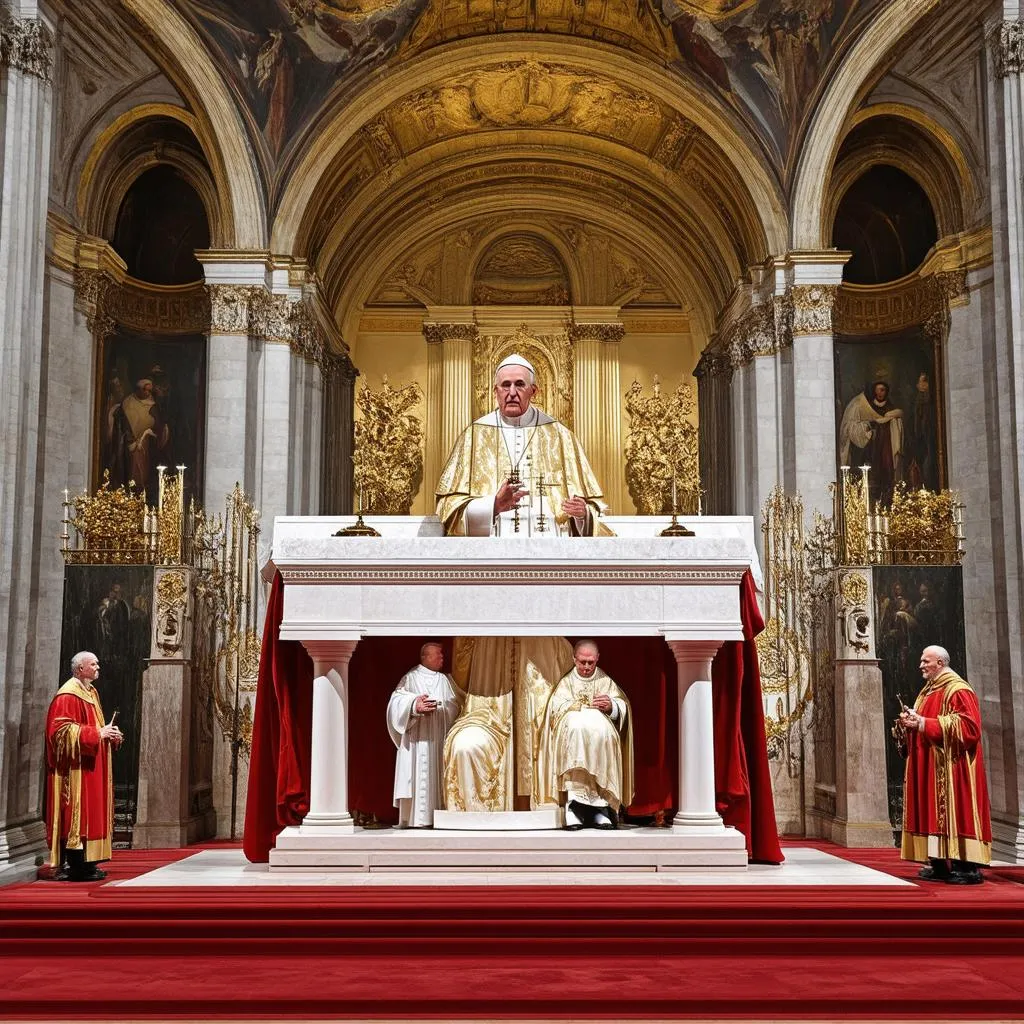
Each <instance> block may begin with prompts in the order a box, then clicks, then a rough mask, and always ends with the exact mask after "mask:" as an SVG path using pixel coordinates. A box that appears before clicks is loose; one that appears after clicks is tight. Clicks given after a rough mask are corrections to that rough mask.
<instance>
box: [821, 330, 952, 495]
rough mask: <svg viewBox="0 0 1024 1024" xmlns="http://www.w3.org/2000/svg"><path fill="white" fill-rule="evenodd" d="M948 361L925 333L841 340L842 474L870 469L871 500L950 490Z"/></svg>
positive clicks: (839, 412)
mask: <svg viewBox="0 0 1024 1024" xmlns="http://www.w3.org/2000/svg"><path fill="white" fill-rule="evenodd" d="M941 366H942V360H941V358H940V350H939V349H938V347H937V345H936V344H935V343H933V342H932V341H931V340H929V339H928V338H927V337H926V336H925V334H924V331H923V330H921V329H920V328H916V329H914V330H912V331H910V332H906V333H901V334H896V335H892V336H890V337H881V338H880V337H878V336H877V335H876V336H869V337H865V338H860V337H852V336H848V335H846V336H838V337H837V338H836V345H835V372H836V389H835V390H836V426H837V437H836V456H837V461H836V466H837V476H838V467H839V466H853V467H857V466H864V465H867V466H870V467H871V472H870V475H869V482H870V491H871V499H872V501H873V502H880V503H881V504H882V505H886V506H887V505H889V504H890V503H891V501H892V492H893V489H894V488H895V487H896V485H897V484H901V483H902V484H906V486H908V487H911V488H914V489H917V488H921V487H924V488H926V489H927V490H930V491H938V490H940V489H941V488H943V487H945V485H946V465H945V462H946V459H945V443H944V440H943V438H944V423H945V420H944V410H943V407H942V394H943V389H942V386H941V385H942V381H941V377H940V373H941Z"/></svg>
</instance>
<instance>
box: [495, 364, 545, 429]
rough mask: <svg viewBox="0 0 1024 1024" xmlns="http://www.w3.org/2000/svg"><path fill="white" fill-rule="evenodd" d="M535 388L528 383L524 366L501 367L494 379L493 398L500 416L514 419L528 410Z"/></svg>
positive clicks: (527, 374) (527, 371)
mask: <svg viewBox="0 0 1024 1024" xmlns="http://www.w3.org/2000/svg"><path fill="white" fill-rule="evenodd" d="M536 393H537V386H536V385H535V384H531V383H530V371H529V370H527V369H526V367H525V366H503V367H502V368H501V369H500V370H499V371H498V373H497V375H496V376H495V378H494V398H495V400H496V401H497V403H498V412H500V413H501V414H502V416H506V417H508V418H510V419H515V417H517V416H522V415H523V413H525V412H526V410H527V409H529V408H530V400H531V399H532V398H533V396H534V395H535V394H536Z"/></svg>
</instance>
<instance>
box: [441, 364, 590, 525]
mask: <svg viewBox="0 0 1024 1024" xmlns="http://www.w3.org/2000/svg"><path fill="white" fill-rule="evenodd" d="M536 392H537V385H536V378H535V375H534V370H533V367H532V366H531V365H530V363H529V362H527V360H525V359H524V358H523V357H522V356H519V355H511V356H509V357H508V358H507V359H506V360H505V361H504V362H502V363H501V365H500V366H499V367H498V369H497V372H496V373H495V375H494V398H495V403H496V408H495V409H494V411H493V412H489V413H487V414H486V415H485V416H481V417H480V419H478V420H477V421H476V422H475V423H472V424H471V425H470V426H469V427H468V428H467V429H466V430H465V431H464V432H463V434H462V436H461V437H460V438H459V440H458V441H457V442H456V443H455V447H454V448H453V449H452V452H451V455H450V456H449V457H448V462H447V463H446V465H445V467H444V469H443V470H442V471H441V478H440V480H439V481H438V484H437V515H438V518H439V519H440V520H441V522H442V523H443V524H444V529H445V533H447V534H455V535H461V536H474V537H479V536H483V537H486V536H490V535H492V534H496V535H499V536H507V535H513V534H521V535H533V534H536V533H543V532H549V533H551V534H559V533H569V534H572V535H583V536H592V535H593V534H594V533H596V532H598V531H597V530H596V529H595V525H596V517H597V516H598V515H599V514H600V513H601V511H602V510H603V507H604V506H603V504H602V502H601V488H600V485H599V484H598V482H597V480H596V479H595V478H594V473H593V471H592V470H591V468H590V464H589V463H588V462H587V457H586V455H585V454H584V453H583V448H582V447H581V445H580V443H579V441H578V440H577V439H576V436H575V435H574V434H573V432H572V431H571V430H569V428H568V427H565V426H563V425H562V424H561V423H559V422H558V421H557V420H555V419H552V417H551V416H549V415H548V414H547V413H545V412H541V410H540V409H538V408H537V407H536V406H531V404H530V403H531V401H532V400H533V396H534V395H535V394H536ZM542 514H543V517H544V518H543V520H542V519H541V515H542Z"/></svg>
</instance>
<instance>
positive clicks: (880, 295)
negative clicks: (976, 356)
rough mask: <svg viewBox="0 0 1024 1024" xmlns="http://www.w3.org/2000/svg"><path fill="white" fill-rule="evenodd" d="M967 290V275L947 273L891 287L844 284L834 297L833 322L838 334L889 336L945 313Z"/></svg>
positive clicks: (955, 272)
mask: <svg viewBox="0 0 1024 1024" xmlns="http://www.w3.org/2000/svg"><path fill="white" fill-rule="evenodd" d="M966 289H967V272H966V271H964V270H958V271H946V272H943V273H942V274H928V275H925V276H923V277H912V278H910V279H909V280H904V281H897V282H895V283H894V284H891V285H872V286H870V287H868V286H859V285H843V286H842V287H841V288H840V289H839V293H838V295H837V296H836V301H835V308H834V311H833V322H834V325H835V330H836V332H837V333H841V334H889V333H893V332H895V331H902V330H906V329H908V328H911V327H915V326H916V325H918V324H920V323H923V322H924V321H925V320H927V319H929V318H930V317H932V316H934V315H936V314H937V313H940V312H945V310H946V309H947V308H948V303H949V302H950V301H953V300H956V299H959V298H961V297H962V296H963V294H964V293H965V292H966Z"/></svg>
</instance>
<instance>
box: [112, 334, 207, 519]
mask: <svg viewBox="0 0 1024 1024" xmlns="http://www.w3.org/2000/svg"><path fill="white" fill-rule="evenodd" d="M205 394H206V339H205V338H204V337H203V336H202V335H180V336H179V335H175V336H170V337H169V336H167V335H159V336H155V335H146V334H141V333H138V332H134V331H130V330H127V329H125V328H118V330H117V332H116V333H115V334H114V335H113V336H112V337H110V338H107V339H106V341H105V342H104V344H103V348H102V354H101V366H100V380H99V395H98V399H97V403H96V406H97V411H96V418H97V431H96V434H97V436H96V445H95V459H96V463H95V464H96V477H95V486H96V487H99V486H100V484H101V483H102V482H103V475H104V472H105V471H109V473H110V484H111V487H121V486H122V485H126V484H128V483H129V481H134V482H135V485H136V487H138V488H143V487H144V488H145V491H146V498H147V500H148V501H149V503H150V504H151V505H155V504H156V501H157V495H158V483H157V478H158V474H157V466H161V465H162V466H167V467H168V468H169V469H173V468H174V467H175V466H179V465H183V466H185V503H186V505H187V504H188V501H189V499H190V498H191V497H192V496H196V497H197V498H198V499H201V498H202V493H203V458H204V450H203V449H204V444H205V440H204V433H203V425H204V423H205V421H206V401H205Z"/></svg>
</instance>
